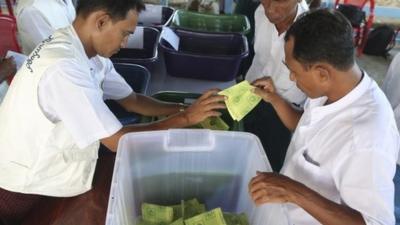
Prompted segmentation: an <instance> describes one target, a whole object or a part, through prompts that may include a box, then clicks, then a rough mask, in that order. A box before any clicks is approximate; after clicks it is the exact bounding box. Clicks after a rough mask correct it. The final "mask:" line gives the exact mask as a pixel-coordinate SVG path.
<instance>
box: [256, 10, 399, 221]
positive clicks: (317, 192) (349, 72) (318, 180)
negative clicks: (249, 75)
mask: <svg viewBox="0 0 400 225" xmlns="http://www.w3.org/2000/svg"><path fill="white" fill-rule="evenodd" d="M352 34H353V33H352V27H351V24H350V23H349V22H348V21H347V20H346V18H345V17H344V16H343V15H342V14H341V13H339V12H335V11H329V10H317V11H314V12H310V13H305V14H303V15H302V16H301V17H300V18H299V19H298V20H297V21H296V22H295V23H294V24H293V25H292V26H291V27H290V28H289V30H288V31H287V33H286V35H285V61H284V63H285V64H286V65H287V67H288V69H289V70H290V78H291V79H292V80H293V81H294V82H296V85H297V86H298V87H299V88H300V89H301V90H302V91H303V92H304V93H305V94H306V95H307V96H308V99H307V100H306V103H305V105H304V112H299V111H296V110H294V109H293V108H292V107H291V105H290V104H289V103H287V102H286V101H285V100H283V98H282V97H280V96H279V95H278V94H277V92H276V91H275V88H274V85H273V82H272V81H271V79H270V78H262V79H259V80H256V81H255V82H254V85H256V86H257V87H258V88H256V89H255V93H256V94H258V95H260V96H261V97H262V98H263V99H264V100H265V101H267V102H270V103H271V104H272V106H273V107H274V108H275V110H276V111H277V113H278V115H279V117H280V118H281V120H282V121H283V122H284V124H285V125H286V126H287V127H288V129H290V130H294V134H293V137H292V139H291V143H290V145H289V148H288V151H287V155H286V159H285V162H284V165H283V168H282V170H281V171H280V174H275V173H265V172H264V173H262V172H258V174H257V175H256V177H254V178H253V179H252V180H251V181H250V184H249V188H250V190H249V191H250V195H251V197H252V199H253V200H254V201H255V203H256V204H263V203H287V204H285V206H286V208H287V209H288V215H289V220H290V224H296V225H313V224H324V225H355V224H357V225H359V224H368V225H378V224H379V225H394V224H395V218H394V204H393V203H394V185H393V176H394V174H395V171H396V160H397V154H398V151H399V147H400V143H399V142H400V138H399V133H398V130H397V127H396V122H395V120H394V115H393V110H392V109H391V106H390V104H389V102H388V100H387V99H386V97H385V95H384V93H383V92H382V91H381V90H380V88H379V87H378V85H377V84H376V82H375V81H373V80H372V79H371V78H370V77H369V76H368V74H366V73H365V72H364V71H362V70H361V69H360V68H359V67H358V66H357V64H356V63H355V60H354V46H353V36H352Z"/></svg>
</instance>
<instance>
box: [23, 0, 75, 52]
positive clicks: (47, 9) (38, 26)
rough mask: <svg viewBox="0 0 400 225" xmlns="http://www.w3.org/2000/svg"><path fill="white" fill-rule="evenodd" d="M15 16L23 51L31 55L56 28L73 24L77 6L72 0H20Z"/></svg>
mask: <svg viewBox="0 0 400 225" xmlns="http://www.w3.org/2000/svg"><path fill="white" fill-rule="evenodd" d="M15 16H16V19H17V26H18V38H19V42H20V45H21V47H22V51H23V53H24V54H25V55H29V54H30V53H31V52H32V51H33V49H34V48H35V47H36V45H38V44H39V43H40V42H41V41H43V40H44V39H46V38H47V37H48V36H49V35H51V34H53V33H54V31H55V30H57V29H60V28H64V27H67V26H69V25H71V24H72V21H74V19H75V7H74V5H73V3H72V0H18V2H17V6H16V10H15Z"/></svg>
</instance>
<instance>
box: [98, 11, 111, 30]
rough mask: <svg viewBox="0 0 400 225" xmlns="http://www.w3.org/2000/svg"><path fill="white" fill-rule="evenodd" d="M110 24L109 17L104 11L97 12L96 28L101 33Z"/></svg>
mask: <svg viewBox="0 0 400 225" xmlns="http://www.w3.org/2000/svg"><path fill="white" fill-rule="evenodd" d="M110 22H111V17H110V15H108V14H107V13H106V12H105V11H99V12H98V13H97V15H96V28H97V30H99V31H102V30H103V29H104V28H105V27H106V26H107V25H108V24H109V23H110Z"/></svg>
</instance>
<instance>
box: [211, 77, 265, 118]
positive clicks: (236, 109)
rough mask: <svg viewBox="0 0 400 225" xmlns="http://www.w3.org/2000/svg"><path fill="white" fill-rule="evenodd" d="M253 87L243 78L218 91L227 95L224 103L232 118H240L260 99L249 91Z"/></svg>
mask: <svg viewBox="0 0 400 225" xmlns="http://www.w3.org/2000/svg"><path fill="white" fill-rule="evenodd" d="M253 88H254V87H253V86H251V85H250V83H249V82H248V81H246V80H245V81H242V82H240V83H238V84H236V85H234V86H232V87H230V88H227V89H225V90H223V91H220V92H219V93H218V94H220V95H225V96H227V97H228V98H227V99H226V100H225V104H226V107H227V108H228V112H229V114H231V116H232V118H233V119H234V120H236V121H240V120H242V119H243V117H245V116H246V115H247V114H248V113H249V112H250V111H251V110H252V109H253V108H254V107H255V106H256V105H257V104H258V103H259V102H260V101H261V97H260V96H258V95H256V94H254V93H253V92H252V91H251V89H253Z"/></svg>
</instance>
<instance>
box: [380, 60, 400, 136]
mask: <svg viewBox="0 0 400 225" xmlns="http://www.w3.org/2000/svg"><path fill="white" fill-rule="evenodd" d="M399 87H400V53H398V54H397V55H396V56H395V57H394V58H393V60H392V62H391V63H390V66H389V69H388V71H387V73H386V77H385V80H384V81H383V85H382V90H383V92H384V93H385V94H386V97H387V98H388V100H389V102H390V104H391V105H392V108H393V111H394V116H395V118H396V122H397V128H399V129H400V89H399Z"/></svg>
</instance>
